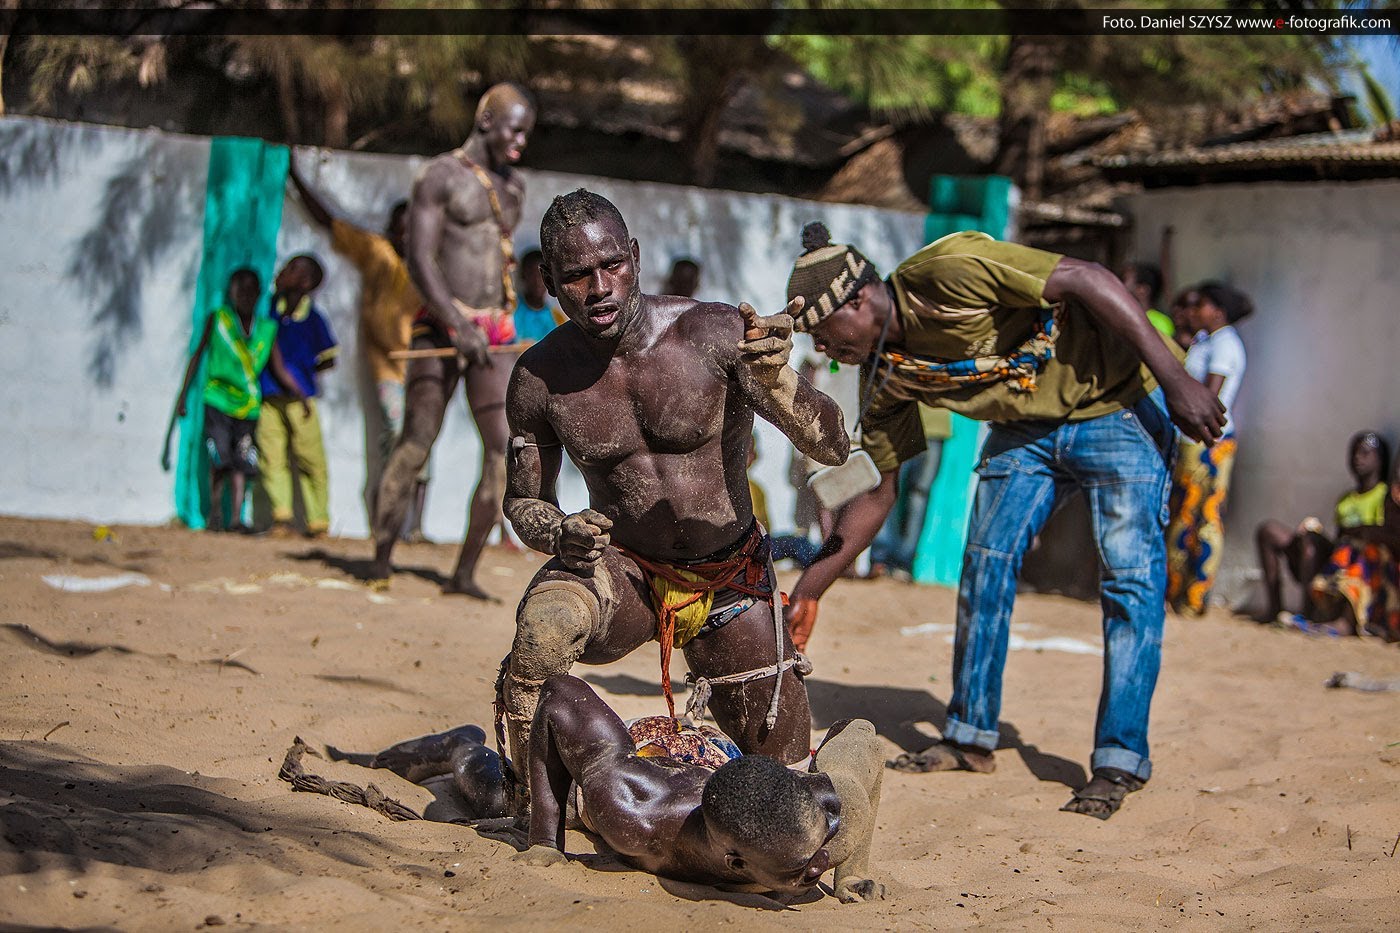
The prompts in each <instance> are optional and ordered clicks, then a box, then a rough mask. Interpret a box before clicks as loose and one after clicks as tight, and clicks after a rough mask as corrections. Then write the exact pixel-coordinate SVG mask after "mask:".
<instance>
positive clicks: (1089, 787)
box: [1060, 768, 1147, 820]
mask: <svg viewBox="0 0 1400 933" xmlns="http://www.w3.org/2000/svg"><path fill="white" fill-rule="evenodd" d="M1145 783H1147V782H1146V781H1144V780H1142V779H1141V778H1139V777H1137V776H1136V775H1132V774H1129V773H1128V772H1126V771H1122V770H1120V769H1118V768H1095V769H1094V779H1093V780H1091V781H1090V782H1089V783H1088V784H1085V785H1084V787H1083V788H1082V789H1081V790H1077V791H1075V792H1074V796H1073V797H1072V798H1070V801H1069V803H1067V804H1065V805H1064V806H1063V807H1060V809H1061V810H1062V811H1064V812H1065V813H1082V814H1084V815H1085V816H1092V817H1093V818H1094V819H1096V820H1106V819H1108V818H1109V817H1110V816H1112V815H1113V814H1115V813H1117V812H1118V808H1119V807H1121V806H1122V805H1123V798H1124V797H1126V796H1128V795H1129V794H1131V793H1132V792H1133V791H1137V790H1141V789H1142V787H1143V785H1144V784H1145Z"/></svg>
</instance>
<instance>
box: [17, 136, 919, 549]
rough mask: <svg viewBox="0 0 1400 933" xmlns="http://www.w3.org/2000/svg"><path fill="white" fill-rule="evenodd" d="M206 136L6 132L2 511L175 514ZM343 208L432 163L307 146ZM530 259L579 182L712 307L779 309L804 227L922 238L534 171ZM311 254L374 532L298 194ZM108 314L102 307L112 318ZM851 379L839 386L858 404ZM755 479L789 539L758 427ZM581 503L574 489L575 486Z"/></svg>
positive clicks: (365, 209)
mask: <svg viewBox="0 0 1400 933" xmlns="http://www.w3.org/2000/svg"><path fill="white" fill-rule="evenodd" d="M208 147H209V144H208V140H207V139H204V138H198V137H188V136H177V135H172V134H167V133H161V132H156V131H132V130H125V129H116V128H106V127H94V126H85V125H76V124H65V123H58V122H53V121H44V120H37V119H30V118H14V117H11V118H6V119H4V120H0V366H3V372H4V374H5V377H6V378H5V383H6V393H7V396H8V399H9V404H8V405H6V406H5V408H4V411H3V412H0V447H3V448H4V449H5V450H7V451H9V452H10V463H11V466H10V468H9V469H7V470H4V471H0V512H5V513H12V514H19V515H28V516H39V517H51V518H74V519H87V520H92V521H114V522H135V523H160V522H165V521H167V520H169V519H170V518H171V517H172V516H173V514H174V509H173V505H172V479H171V477H170V476H169V475H167V474H163V473H161V472H160V469H159V466H158V459H159V454H160V451H159V448H160V442H161V438H162V434H163V431H164V427H165V421H166V417H167V416H168V413H169V409H170V405H171V403H172V399H173V397H174V394H175V391H176V389H177V388H178V386H179V380H180V376H181V374H182V368H183V365H184V361H185V360H184V354H185V351H186V346H187V343H188V340H189V335H190V326H191V324H190V321H191V307H190V306H191V302H192V301H193V293H194V282H195V279H196V277H197V275H198V263H199V258H200V245H201V237H202V224H203V204H204V182H205V173H206V166H207V160H208ZM298 158H299V159H300V164H301V165H302V166H303V169H304V172H305V174H306V175H307V177H308V181H309V182H310V183H311V184H312V186H313V187H314V188H315V189H316V190H317V191H319V192H320V193H322V194H323V195H324V199H325V200H326V202H327V203H328V205H329V206H331V208H332V210H333V211H334V212H335V213H337V214H340V215H342V216H345V217H347V218H348V219H351V220H353V221H355V222H358V223H361V224H363V225H366V226H369V227H371V228H374V229H378V228H380V227H381V226H382V224H383V219H384V217H385V214H386V213H387V211H388V208H389V207H390V205H392V204H393V203H394V202H395V201H397V200H399V199H401V198H405V197H407V194H408V190H409V185H410V182H411V180H412V178H413V174H414V171H415V170H416V168H417V166H418V165H419V164H421V160H420V159H413V158H405V157H399V156H381V155H366V154H357V153H348V152H325V153H320V154H317V153H313V152H309V151H301V152H299V153H298ZM526 176H527V186H528V187H527V192H528V193H527V199H526V205H525V211H524V217H523V219H522V222H521V224H520V227H519V229H518V231H517V237H516V244H517V249H518V250H519V251H521V252H523V251H525V250H526V249H529V248H531V247H533V246H535V245H536V244H537V243H538V229H539V218H540V217H541V215H542V214H543V213H544V210H545V208H546V207H548V204H549V201H550V199H551V198H552V197H553V196H554V195H556V194H560V193H563V192H566V191H570V190H573V189H574V188H577V187H580V186H585V187H588V188H590V189H592V190H595V191H598V192H600V193H602V194H604V195H606V196H607V197H609V198H611V199H612V200H613V201H614V202H615V203H617V205H618V207H619V208H620V209H621V210H622V213H623V216H624V217H626V219H627V221H628V225H629V227H630V228H631V231H632V233H633V235H634V236H636V237H637V239H638V240H639V241H640V243H641V249H642V265H643V287H644V288H646V289H647V290H654V289H657V288H658V287H659V286H660V284H661V281H662V279H663V278H664V276H665V274H666V272H667V271H668V270H669V268H670V264H671V261H672V260H673V259H674V258H676V257H679V256H681V255H688V256H692V257H694V258H696V259H698V260H699V261H700V262H701V263H702V265H703V266H704V270H703V273H702V282H701V288H700V297H702V298H708V299H714V300H724V301H731V302H737V301H739V300H748V301H750V302H752V303H753V304H755V305H756V306H757V307H759V308H760V309H761V310H765V311H770V312H771V311H776V310H778V309H780V308H781V307H782V305H783V303H784V302H783V298H784V288H785V285H786V282H787V275H788V270H789V268H790V266H791V261H792V259H793V258H794V257H795V256H796V254H797V253H798V252H800V244H799V233H800V231H801V227H802V224H803V223H804V222H805V221H807V220H811V219H817V218H820V219H823V220H825V221H826V223H827V224H828V225H829V226H830V227H831V229H832V232H833V234H834V235H835V237H836V238H837V239H838V240H843V241H847V240H853V241H855V242H859V243H861V244H862V246H863V247H864V248H865V249H866V251H867V252H868V254H869V256H870V258H871V259H872V260H874V261H875V262H876V263H877V264H879V265H880V266H881V267H882V268H886V269H887V268H890V267H891V265H892V264H893V263H894V262H895V261H897V260H898V259H899V258H902V257H903V256H906V255H908V254H909V253H911V252H913V251H914V250H915V249H917V248H918V247H919V246H920V245H922V229H923V219H922V217H921V216H920V215H917V214H908V213H900V212H893V211H882V210H875V209H870V208H859V207H850V206H841V205H830V204H815V203H810V202H804V201H799V200H795V199H792V198H781V197H772V196H761V195H746V194H732V193H728V192H722V191H708V190H702V189H697V188H685V187H678V186H673V185H660V184H645V183H633V182H620V181H613V180H611V179H603V178H591V177H584V176H574V175H562V174H555V173H550V172H527V173H526ZM308 250H309V251H313V252H316V253H317V254H318V255H320V256H322V257H323V258H324V260H325V261H326V269H327V277H326V284H325V286H324V287H323V288H322V289H321V291H320V293H319V294H318V301H319V303H320V304H321V306H322V307H323V309H324V310H325V311H326V312H327V314H328V316H329V317H330V319H331V323H332V326H333V327H334V329H335V331H336V335H337V336H338V337H339V339H340V340H341V342H342V344H343V345H344V348H345V352H344V353H343V356H342V363H341V365H340V367H338V368H337V369H336V370H334V371H333V372H332V373H331V374H329V376H328V377H327V378H326V379H325V381H324V387H325V395H326V398H325V400H324V402H323V405H322V418H323V421H324V428H325V433H326V445H327V455H328V457H329V460H330V474H331V529H332V533H334V534H339V535H350V536H359V535H364V534H365V533H366V531H367V521H366V515H365V508H364V504H363V492H364V483H365V475H366V474H365V471H366V461H365V456H366V443H367V440H368V444H369V446H370V447H372V446H373V443H374V441H373V437H374V434H373V425H372V424H367V421H366V409H367V408H369V409H372V407H373V406H372V404H370V403H371V401H372V399H371V393H372V389H371V387H370V386H369V385H368V384H367V382H366V378H365V376H364V374H363V372H362V371H361V367H360V365H359V364H358V362H357V361H358V355H357V353H356V352H355V343H356V340H357V331H356V324H355V308H356V299H357V296H358V290H359V282H358V277H357V276H356V274H355V272H354V270H353V268H352V267H351V266H349V264H348V263H345V262H344V261H342V260H341V259H340V258H339V257H337V256H335V255H334V254H333V253H332V252H331V250H330V244H329V242H328V240H327V239H326V238H325V237H324V236H322V235H321V233H320V232H319V231H318V230H316V229H314V228H313V227H312V226H311V225H310V223H309V221H308V220H307V218H306V215H305V214H304V213H303V211H302V209H301V207H300V205H299V204H298V203H297V202H296V200H295V198H289V200H288V203H287V205H286V208H285V213H284V215H283V224H282V231H281V235H280V237H279V241H278V254H279V256H284V257H285V256H289V255H291V254H293V253H296V252H302V251H308ZM104 309H106V313H105V315H104ZM853 381H854V380H853V379H852V377H851V373H850V371H849V369H848V370H847V372H846V373H845V374H844V375H843V378H842V379H841V380H838V382H839V383H841V384H844V385H845V386H846V388H847V391H848V393H849V394H852V395H853V389H851V386H852V385H853ZM759 435H760V441H759V451H760V454H759V463H758V466H757V472H756V475H757V477H758V479H759V481H760V482H761V483H762V484H763V485H764V487H765V489H766V490H767V492H768V498H769V507H770V510H771V511H772V515H773V523H774V525H775V527H776V528H777V529H778V530H782V529H783V528H784V527H787V526H790V515H791V509H792V498H793V496H792V491H791V489H790V487H788V485H787V479H786V475H787V461H788V447H787V444H786V440H785V439H784V438H782V436H781V435H780V434H778V432H777V431H776V430H775V429H773V428H771V426H769V425H767V424H766V423H762V422H760V426H759ZM433 458H434V459H433V464H434V470H435V474H434V480H433V484H432V486H431V487H430V491H429V500H428V505H429V510H428V515H427V520H426V529H427V532H428V534H429V536H431V537H434V538H437V539H440V540H450V539H452V538H457V537H460V535H461V533H462V530H463V527H464V524H465V520H466V509H467V502H468V497H469V495H470V491H471V488H472V486H473V485H474V484H475V481H476V473H477V462H478V459H479V446H478V443H477V439H476V434H475V430H474V428H473V426H472V424H471V420H470V417H469V415H468V414H467V412H466V409H465V406H464V405H463V403H462V400H461V396H460V393H459V394H458V397H457V399H455V400H454V402H453V404H452V407H451V408H450V410H449V413H448V417H447V423H446V424H445V426H444V428H443V434H442V437H441V439H440V441H439V443H438V445H437V447H436V448H435V449H434V452H433ZM562 494H563V498H564V500H565V502H564V504H565V506H566V507H567V506H570V505H574V506H578V505H581V504H582V503H583V501H584V491H583V489H582V484H581V482H578V481H574V482H573V483H571V484H567V485H566V487H565V488H564V489H563V490H562Z"/></svg>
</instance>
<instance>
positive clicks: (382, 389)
mask: <svg viewBox="0 0 1400 933" xmlns="http://www.w3.org/2000/svg"><path fill="white" fill-rule="evenodd" d="M291 179H292V185H293V186H294V187H295V188H296V190H297V194H298V195H300V196H301V202H302V204H304V205H305V206H306V212H307V214H309V215H310V216H311V219H312V220H313V221H315V222H316V223H317V224H318V225H320V226H321V227H322V228H324V229H325V230H327V231H329V233H330V235H331V246H332V247H333V248H334V249H335V251H336V252H337V253H340V254H341V255H342V256H344V257H345V258H346V259H349V260H350V262H351V263H353V264H354V266H355V268H356V269H357V270H359V273H360V346H361V348H362V349H363V352H364V354H365V361H366V362H367V363H368V364H369V370H370V377H371V378H372V379H374V393H375V400H376V401H377V402H378V404H379V425H380V428H379V445H378V446H379V464H378V469H377V470H375V471H372V472H371V473H370V475H369V477H368V479H367V481H366V488H367V489H369V490H370V502H369V511H370V514H371V515H373V514H374V498H375V493H377V492H378V490H379V474H380V472H382V471H383V468H384V464H385V462H387V461H388V459H389V453H390V452H391V451H392V450H393V449H394V443H395V442H396V441H397V440H398V439H399V435H400V434H401V433H403V393H404V388H403V380H404V368H405V365H406V362H405V361H404V360H403V359H395V358H394V354H395V353H398V352H402V351H404V350H407V349H408V342H409V330H410V329H411V328H412V327H413V317H414V315H416V314H417V313H418V309H419V308H421V307H422V306H423V299H422V297H420V296H419V294H418V289H417V287H416V286H414V284H413V280H412V279H411V278H409V275H408V265H407V264H406V263H405V262H404V259H403V255H404V234H405V231H406V230H407V225H406V217H407V215H408V202H407V201H399V202H398V203H397V204H395V205H394V206H393V207H392V208H390V209H389V218H388V223H387V224H385V227H384V232H383V233H382V234H379V233H374V232H373V231H370V230H365V229H363V228H361V227H357V226H355V225H354V224H352V223H349V222H348V221H345V220H341V219H340V218H339V217H333V216H331V213H330V211H329V210H327V209H326V206H325V204H324V203H322V201H321V199H320V198H318V197H316V195H315V193H314V192H312V190H311V189H310V187H308V186H307V184H306V180H305V179H304V178H302V177H301V172H299V171H297V162H296V159H295V158H293V159H292V160H291ZM429 478H430V465H429V464H427V463H425V464H424V465H423V469H422V471H420V472H419V474H418V481H417V485H416V487H415V488H414V492H413V498H412V500H411V501H410V505H409V512H408V518H407V519H406V520H405V521H404V528H403V532H402V534H401V537H402V538H403V540H405V541H414V540H421V539H422V537H423V506H424V504H425V502H426V499H427V495H428V480H429Z"/></svg>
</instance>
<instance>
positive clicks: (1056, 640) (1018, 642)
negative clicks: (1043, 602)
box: [950, 632, 1103, 657]
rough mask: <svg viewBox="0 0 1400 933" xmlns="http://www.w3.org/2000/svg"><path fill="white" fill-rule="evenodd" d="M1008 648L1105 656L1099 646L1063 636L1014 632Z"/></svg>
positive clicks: (1012, 649)
mask: <svg viewBox="0 0 1400 933" xmlns="http://www.w3.org/2000/svg"><path fill="white" fill-rule="evenodd" d="M950 641H951V639H950ZM1006 647H1007V649H1008V650H1011V651H1063V652H1064V653H1065V654H1092V655H1094V656H1096V657H1097V656H1099V655H1102V654H1103V649H1102V648H1100V647H1098V646H1097V645H1091V644H1089V643H1088V642H1087V641H1080V640H1079V639H1078V638H1066V637H1065V636H1063V635H1057V636H1054V637H1052V638H1022V637H1021V636H1020V635H1017V634H1016V633H1015V632H1012V633H1011V640H1010V642H1009V643H1008V644H1007V646H1006Z"/></svg>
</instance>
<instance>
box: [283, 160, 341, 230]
mask: <svg viewBox="0 0 1400 933" xmlns="http://www.w3.org/2000/svg"><path fill="white" fill-rule="evenodd" d="M288 176H289V177H290V178H291V180H292V187H294V188H296V189H297V195H298V196H299V197H300V198H301V203H302V204H303V205H304V206H305V207H306V213H308V214H310V215H311V219H312V220H314V221H315V222H316V223H317V224H318V225H319V226H321V227H324V228H325V229H327V230H329V229H330V226H331V212H330V211H328V210H326V206H325V205H324V204H322V203H321V200H320V198H318V197H316V195H315V194H313V193H312V191H311V189H310V188H308V187H307V186H306V181H305V180H304V179H303V178H302V177H301V172H299V171H297V160H296V157H295V156H293V157H292V159H291V161H290V163H289V165H288Z"/></svg>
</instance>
